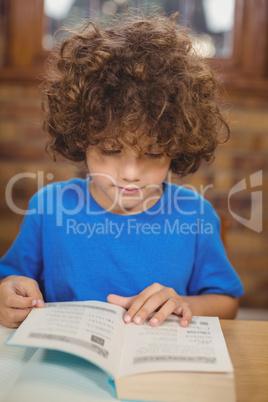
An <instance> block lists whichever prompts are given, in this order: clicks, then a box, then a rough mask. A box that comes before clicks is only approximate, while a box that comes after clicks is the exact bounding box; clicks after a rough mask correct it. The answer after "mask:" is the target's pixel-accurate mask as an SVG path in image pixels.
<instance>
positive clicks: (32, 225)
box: [0, 193, 43, 284]
mask: <svg viewBox="0 0 268 402" xmlns="http://www.w3.org/2000/svg"><path fill="white" fill-rule="evenodd" d="M41 224H42V214H40V213H38V193H37V194H36V195H35V196H33V197H32V199H31V200H30V203H29V208H28V211H27V213H26V215H25V216H24V219H23V222H22V225H21V228H20V232H19V234H18V236H17V238H16V240H15V241H14V243H13V244H12V246H11V247H10V249H9V250H8V251H7V253H6V254H5V255H4V256H3V257H2V258H1V260H0V279H2V278H5V277H7V276H10V275H22V276H27V277H29V278H33V279H35V280H37V282H39V284H40V281H41V276H42V266H43V263H42V261H43V258H42V228H41Z"/></svg>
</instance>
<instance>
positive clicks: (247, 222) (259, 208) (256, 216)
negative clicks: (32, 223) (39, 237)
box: [5, 170, 263, 233]
mask: <svg viewBox="0 0 268 402" xmlns="http://www.w3.org/2000/svg"><path fill="white" fill-rule="evenodd" d="M96 175H98V174H96ZM100 175H104V174H101V173H100ZM106 176H107V179H108V180H110V181H111V182H112V183H114V179H113V178H112V177H111V176H108V175H106ZM53 178H54V176H53V174H52V173H48V174H46V175H45V173H44V172H42V171H38V172H37V173H32V172H23V173H19V174H16V175H14V176H13V177H11V179H10V180H9V182H8V183H7V186H6V191H5V197H6V203H7V205H8V207H9V208H10V209H11V210H12V211H13V212H14V213H16V214H19V215H31V214H43V213H44V212H45V211H44V199H43V198H42V197H39V198H38V205H37V209H33V210H30V209H28V210H25V209H22V208H20V207H18V206H17V205H16V203H15V201H14V198H13V188H14V186H15V185H16V183H17V182H18V181H19V180H21V179H33V180H35V181H36V183H37V190H41V189H42V188H43V187H44V186H45V179H47V180H49V181H52V180H53ZM246 179H247V180H246ZM247 181H248V182H249V185H247ZM262 183H263V171H262V170H259V171H257V172H255V173H252V174H251V175H250V176H249V178H244V179H242V180H240V181H239V182H238V183H236V184H235V185H234V186H233V187H232V188H231V189H230V191H229V193H228V210H229V213H230V214H231V216H232V217H233V218H234V219H235V220H236V221H237V222H239V223H240V224H241V225H243V226H245V227H247V228H248V229H250V230H253V231H255V232H257V233H260V232H261V231H262V228H263V191H262V189H261V186H262ZM55 186H56V191H55V192H56V194H55V198H56V201H55V199H54V198H53V197H54V196H53V194H52V191H50V190H51V189H52V188H51V187H50V189H48V191H47V199H46V201H47V204H46V205H47V207H46V208H47V210H46V213H48V214H54V213H56V214H57V225H59V226H61V225H62V218H63V215H70V216H75V215H76V214H78V213H79V212H80V211H81V210H82V208H83V207H84V203H85V202H86V203H88V202H89V200H85V199H84V194H83V190H82V188H81V187H80V186H78V185H76V184H68V186H65V187H63V188H62V186H61V185H60V184H59V183H58V184H57V183H56V184H55ZM182 187H186V188H189V189H192V190H193V196H192V197H190V199H195V195H194V194H197V193H198V191H197V190H198V189H196V188H195V187H194V186H192V185H183V186H182ZM48 188H49V186H48ZM208 188H213V185H212V184H211V185H208V186H206V187H205V188H203V186H202V185H201V186H200V194H201V195H202V196H203V197H204V193H205V191H207V189H208ZM249 189H250V190H251V206H250V218H249V219H246V218H244V217H243V216H240V215H239V214H238V213H237V212H235V211H233V210H232V208H231V200H232V197H233V196H235V195H236V194H238V193H239V192H242V191H245V190H249ZM69 190H71V191H73V192H74V193H76V195H77V200H78V202H77V205H75V207H74V208H73V209H67V208H65V207H64V205H62V201H63V198H64V194H65V192H66V191H69ZM167 196H168V197H170V196H171V194H167ZM176 197H177V198H176V200H175V201H176V202H175V208H176V209H177V211H178V212H179V213H180V215H189V214H195V213H197V211H191V212H186V211H183V210H181V209H180V199H181V198H184V199H186V198H185V197H180V195H179V192H178V194H177V193H176ZM115 202H116V200H115ZM55 205H57V208H56V211H54V209H55ZM87 207H90V205H87ZM203 207H204V205H202V203H201V204H200V211H199V212H200V214H201V215H202V213H203ZM161 208H162V207H161ZM161 208H160V211H156V212H157V213H158V212H160V213H161V211H162V209H161ZM87 211H88V212H89V213H91V214H93V215H94V214H99V213H102V214H105V213H106V212H109V211H102V212H96V213H95V212H92V211H90V209H88V210H87ZM145 212H146V211H145ZM162 212H163V211H162ZM147 213H148V215H150V210H148V211H147ZM169 213H171V211H170V212H169ZM58 215H59V216H58Z"/></svg>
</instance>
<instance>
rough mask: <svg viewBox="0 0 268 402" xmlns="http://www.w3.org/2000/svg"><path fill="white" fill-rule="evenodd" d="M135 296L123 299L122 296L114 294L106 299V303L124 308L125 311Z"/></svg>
mask: <svg viewBox="0 0 268 402" xmlns="http://www.w3.org/2000/svg"><path fill="white" fill-rule="evenodd" d="M136 297H137V296H129V297H124V296H118V295H114V294H110V295H108V297H107V302H108V303H111V304H116V305H117V306H121V307H124V308H125V309H128V308H129V307H130V306H131V305H132V303H133V302H134V300H135V299H136Z"/></svg>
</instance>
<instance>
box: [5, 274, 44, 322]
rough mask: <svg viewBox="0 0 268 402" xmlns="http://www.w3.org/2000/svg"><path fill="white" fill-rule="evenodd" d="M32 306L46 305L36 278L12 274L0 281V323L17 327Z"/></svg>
mask: <svg viewBox="0 0 268 402" xmlns="http://www.w3.org/2000/svg"><path fill="white" fill-rule="evenodd" d="M32 307H45V303H44V301H43V296H42V293H41V292H40V290H39V286H38V283H37V282H36V281H35V280H34V279H31V278H27V277H25V276H15V275H12V276H8V277H7V278H5V279H2V280H1V281H0V324H2V325H5V326H6V327H9V328H17V327H18V326H19V325H20V324H21V323H22V321H23V320H25V318H26V317H27V315H28V314H29V313H30V311H31V310H32Z"/></svg>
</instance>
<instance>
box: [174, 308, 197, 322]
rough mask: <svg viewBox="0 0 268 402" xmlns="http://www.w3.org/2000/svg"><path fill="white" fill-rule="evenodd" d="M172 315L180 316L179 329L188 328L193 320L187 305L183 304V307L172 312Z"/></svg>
mask: <svg viewBox="0 0 268 402" xmlns="http://www.w3.org/2000/svg"><path fill="white" fill-rule="evenodd" d="M174 313H175V314H177V315H180V316H182V317H181V320H180V325H181V327H188V325H189V324H190V322H191V321H192V318H193V313H192V310H191V308H190V306H189V304H184V305H183V306H181V307H179V308H178V309H177V310H176V311H174Z"/></svg>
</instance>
